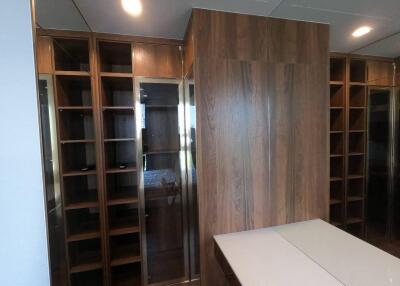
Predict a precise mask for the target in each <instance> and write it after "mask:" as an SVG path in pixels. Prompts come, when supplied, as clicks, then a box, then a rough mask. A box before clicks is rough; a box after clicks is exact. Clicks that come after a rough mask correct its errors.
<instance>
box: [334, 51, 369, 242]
mask: <svg viewBox="0 0 400 286" xmlns="http://www.w3.org/2000/svg"><path fill="white" fill-rule="evenodd" d="M366 69H367V63H366V60H364V59H359V58H352V57H350V56H346V55H333V56H332V57H331V62H330V72H331V78H330V114H331V124H330V128H331V132H330V162H331V163H330V168H331V183H330V198H331V200H330V202H331V207H330V221H331V223H332V224H334V225H336V226H339V227H341V228H343V229H345V230H347V231H348V232H350V233H352V234H354V235H357V236H360V237H362V236H363V234H364V198H365V190H364V189H365V152H366V147H365V146H366V106H367V84H366V82H367V71H366Z"/></svg>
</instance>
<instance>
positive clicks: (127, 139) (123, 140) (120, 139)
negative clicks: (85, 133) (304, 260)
mask: <svg viewBox="0 0 400 286" xmlns="http://www.w3.org/2000/svg"><path fill="white" fill-rule="evenodd" d="M134 141H136V139H135V138H114V139H104V142H106V143H109V142H134Z"/></svg>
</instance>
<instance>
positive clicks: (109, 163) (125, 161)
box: [105, 141, 136, 170]
mask: <svg viewBox="0 0 400 286" xmlns="http://www.w3.org/2000/svg"><path fill="white" fill-rule="evenodd" d="M105 152H106V154H105V163H106V169H107V170H110V169H125V168H129V167H135V166H136V144H135V142H129V141H122V142H108V143H105Z"/></svg>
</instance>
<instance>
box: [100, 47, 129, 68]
mask: <svg viewBox="0 0 400 286" xmlns="http://www.w3.org/2000/svg"><path fill="white" fill-rule="evenodd" d="M98 45H99V55H100V70H101V71H102V72H113V73H132V48H131V44H130V43H117V42H103V41H101V42H99V44H98Z"/></svg>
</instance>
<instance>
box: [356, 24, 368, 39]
mask: <svg viewBox="0 0 400 286" xmlns="http://www.w3.org/2000/svg"><path fill="white" fill-rule="evenodd" d="M371 31H372V28H371V27H368V26H362V27H360V28H358V29H357V30H355V31H354V32H353V34H352V35H353V37H355V38H358V37H361V36H364V35H366V34H368V33H369V32H371Z"/></svg>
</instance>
